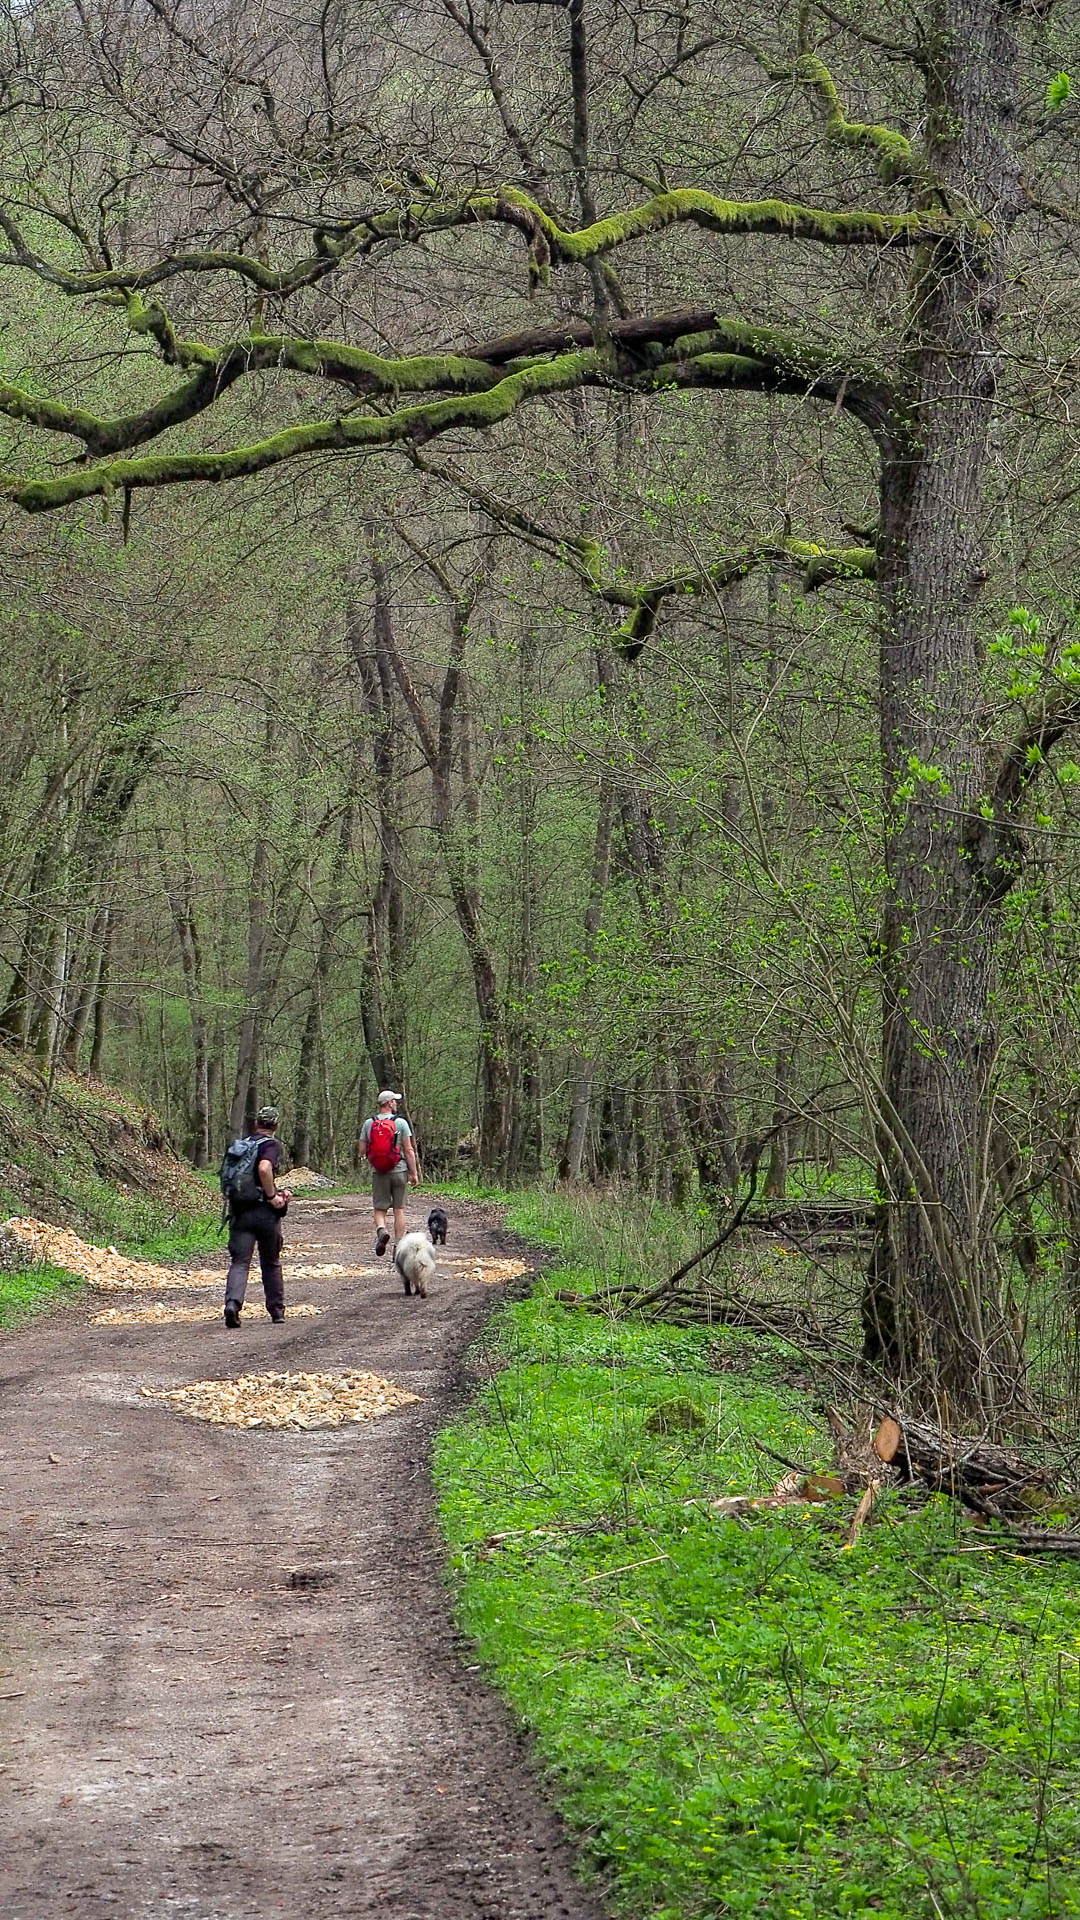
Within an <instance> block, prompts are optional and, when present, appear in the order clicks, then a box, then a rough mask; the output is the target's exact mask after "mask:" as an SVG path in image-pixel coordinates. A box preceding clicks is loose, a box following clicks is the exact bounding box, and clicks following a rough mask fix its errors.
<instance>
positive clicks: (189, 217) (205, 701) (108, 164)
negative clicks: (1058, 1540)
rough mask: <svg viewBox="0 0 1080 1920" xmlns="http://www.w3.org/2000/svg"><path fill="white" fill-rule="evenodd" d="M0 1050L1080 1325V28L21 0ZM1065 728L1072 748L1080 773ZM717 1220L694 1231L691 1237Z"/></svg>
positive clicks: (1046, 1369)
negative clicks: (777, 1233)
mask: <svg viewBox="0 0 1080 1920" xmlns="http://www.w3.org/2000/svg"><path fill="white" fill-rule="evenodd" d="M2 36H3V38H2V44H3V62H2V73H3V122H2V139H3V149H4V168H3V195H2V203H0V230H2V235H3V239H2V251H0V269H2V273H3V285H4V292H5V305H4V321H3V333H2V336H0V357H2V369H0V371H2V376H3V377H2V382H0V419H2V422H3V442H4V446H3V455H2V458H0V491H2V497H3V503H4V504H3V514H4V532H5V566H4V572H5V581H4V585H5V591H4V597H3V610H2V619H3V626H4V636H3V641H4V643H3V648H2V651H0V674H2V675H3V680H4V706H5V712H6V715H7V725H6V727H5V729H4V734H3V739H2V741H0V875H2V886H3V894H4V902H5V912H4V915H3V933H2V941H0V957H2V960H3V963H4V965H3V978H2V982H0V1029H2V1033H3V1037H4V1041H5V1043H6V1044H7V1045H8V1046H10V1047H11V1048H14V1049H21V1050H25V1051H26V1053H27V1054H28V1055H29V1056H30V1057H31V1058H32V1059H33V1060H35V1061H36V1062H37V1063H38V1064H39V1065H40V1067H41V1069H42V1070H43V1071H44V1072H45V1074H46V1075H49V1074H53V1073H56V1072H57V1071H59V1070H60V1069H61V1068H68V1069H74V1070H76V1071H78V1072H80V1073H86V1074H89V1075H91V1076H100V1077H103V1078H105V1079H108V1080H110V1081H112V1082H114V1083H117V1084H119V1085H121V1086H123V1087H125V1088H128V1089H130V1090H132V1091H133V1092H135V1093H137V1094H138V1095H139V1096H140V1097H141V1098H144V1099H145V1100H146V1101H148V1102H151V1103H153V1104H154V1106H155V1107H156V1108H157V1109H158V1111H159V1112H160V1113H161V1114H162V1116H163V1118H164V1121H165V1124H166V1126H167V1129H168V1131H169V1133H170V1135H171V1136H172V1138H173V1139H174V1140H175V1142H176V1143H177V1144H178V1145H179V1146H180V1147H181V1148H182V1150H183V1151H184V1152H185V1153H186V1154H187V1155H189V1157H190V1159H191V1160H192V1162H193V1163H194V1165H195V1166H196V1167H202V1166H206V1165H208V1164H213V1163H216V1161H217V1159H218V1158H219V1156H220V1153H221V1150H222V1147H223V1144H224V1143H225V1141H226V1139H227V1138H228V1137H229V1135H230V1134H234V1133H237V1132H241V1131H243V1130H244V1129H245V1128H246V1127H247V1126H248V1125H249V1124H250V1122H251V1119H252V1116H253V1114H254V1112H255V1111H256V1109H257V1108H258V1107H259V1105H260V1104H261V1103H263V1102H265V1101H267V1100H268V1099H273V1100H275V1101H277V1102H279V1103H280V1105H281V1107H282V1110H283V1128H284V1132H285V1136H286V1139H287V1143H288V1146H289V1150H290V1152H291V1154H292V1157H293V1160H294V1161H295V1162H300V1163H311V1164H312V1165H316V1166H318V1167H320V1168H323V1169H328V1170H330V1171H336V1172H338V1173H341V1172H343V1171H345V1170H347V1169H348V1168H349V1167H350V1166H351V1165H352V1164H353V1156H354V1152H355V1140H356V1135H357V1131H358V1124H359V1122H360V1121H361V1120H362V1119H363V1117H364V1115H365V1113H366V1112H368V1111H369V1110H370V1104H371V1101H372V1098H373V1095H374V1092H375V1091H376V1090H377V1089H378V1088H379V1087H381V1086H383V1085H387V1086H392V1087H398V1086H403V1087H404V1089H405V1092H406V1096H407V1109H408V1112H409V1115H410V1118H411V1120H412V1122H413V1125H414V1127H415V1129H416V1132H417V1135H418V1138H419V1142H420V1147H421V1156H422V1158H423V1159H424V1161H425V1164H426V1166H427V1167H428V1168H429V1169H430V1170H432V1171H434V1172H442V1173H444V1174H446V1173H449V1172H452V1171H453V1170H454V1169H455V1167H456V1166H459V1165H465V1166H468V1167H472V1168H473V1169H474V1170H477V1171H479V1173H480V1174H481V1175H482V1176H484V1177H486V1178H488V1179H490V1180H493V1181H496V1182H503V1183H509V1184H516V1185H522V1184H527V1183H528V1182H530V1181H533V1180H536V1179H538V1178H544V1179H557V1180H559V1181H561V1182H564V1183H568V1184H569V1185H570V1186H571V1187H573V1186H576V1185H585V1186H597V1185H598V1186H603V1187H606V1188H611V1189H614V1190H620V1189H627V1190H641V1191H644V1192H647V1193H650V1194H653V1195H654V1196H656V1197H657V1198H659V1199H661V1200H663V1201H665V1202H669V1203H671V1204H672V1205H674V1206H675V1207H677V1208H678V1207H687V1208H694V1207H696V1208H698V1209H699V1210H700V1212H701V1217H702V1218H704V1219H706V1220H712V1219H715V1220H717V1221H719V1222H721V1223H722V1222H723V1221H724V1220H725V1219H726V1218H728V1217H729V1216H730V1214H731V1211H732V1209H733V1208H734V1207H736V1206H738V1205H739V1204H741V1203H742V1201H743V1199H744V1198H745V1196H746V1195H747V1193H748V1192H752V1193H753V1194H754V1195H755V1196H756V1197H758V1198H760V1199H769V1200H774V1201H778V1200H781V1199H783V1198H785V1197H786V1196H793V1195H794V1196H804V1195H806V1194H821V1193H822V1192H825V1193H829V1194H833V1195H837V1196H839V1197H840V1198H841V1199H844V1200H846V1201H851V1202H852V1203H853V1204H857V1205H858V1206H860V1207H861V1208H862V1209H863V1210H864V1211H865V1212H866V1213H867V1215H868V1218H869V1219H870V1224H871V1232H870V1234H869V1236H867V1244H866V1252H865V1259H864V1261H863V1263H862V1267H861V1273H862V1280H861V1301H860V1304H859V1315H860V1321H861V1328H862V1339H863V1345H864V1352H865V1354H866V1357H867V1359H868V1360H870V1361H871V1362H873V1363H874V1365H875V1366H877V1367H878V1368H879V1369H882V1370H884V1372H885V1373H886V1374H887V1375H889V1377H891V1378H892V1379H894V1380H895V1381H898V1382H899V1383H901V1385H902V1387H903V1389H904V1391H905V1392H907V1393H909V1394H910V1395H911V1396H913V1401H914V1402H919V1401H921V1402H923V1403H924V1404H933V1405H936V1406H938V1407H939V1408H940V1406H941V1404H942V1401H943V1398H944V1399H945V1400H946V1401H947V1402H948V1404H949V1405H950V1406H951V1407H953V1408H955V1409H956V1410H957V1411H958V1412H959V1413H961V1414H962V1415H964V1416H965V1417H967V1416H970V1417H973V1418H975V1419H976V1420H977V1421H979V1422H981V1423H984V1424H987V1425H989V1426H993V1425H995V1424H1000V1423H1001V1422H1003V1421H1004V1422H1007V1421H1008V1418H1009V1417H1010V1415H1011V1414H1012V1413H1013V1412H1014V1411H1015V1410H1016V1408H1017V1407H1018V1406H1021V1405H1023V1406H1028V1407H1030V1405H1031V1404H1032V1400H1033V1397H1034V1398H1037V1397H1038V1396H1039V1395H1040V1394H1043V1393H1047V1392H1050V1393H1052V1395H1053V1396H1060V1394H1061V1393H1062V1392H1064V1391H1066V1390H1069V1391H1072V1390H1074V1389H1075V1387H1076V1386H1077V1385H1078V1384H1080V1382H1078V1381H1077V1379H1076V1366H1077V1361H1076V1352H1077V1349H1076V1333H1077V1325H1078V1315H1080V1078H1078V1073H1077V1062H1078V1051H1077V1041H1078V1020H1080V1009H1078V1006H1077V1001H1076V993H1075V979H1076V960H1077V943H1078V931H1080V897H1078V884H1080V869H1078V865H1077V858H1076V846H1077V819H1078V814H1077V802H1076V792H1077V788H1078V786H1080V764H1078V762H1080V734H1078V732H1077V728H1078V723H1080V592H1078V589H1077V574H1076V567H1077V561H1076V547H1077V536H1078V531H1080V459H1078V455H1080V442H1078V438H1077V428H1076V406H1077V397H1078V396H1077V386H1078V376H1080V363H1078V360H1077V348H1076V337H1077V323H1078V319H1080V295H1078V293H1077V287H1078V284H1080V280H1078V273H1077V267H1078V250H1080V140H1078V132H1080V77H1078V79H1077V82H1076V84H1075V85H1074V84H1073V83H1072V82H1071V81H1070V72H1071V73H1072V74H1074V75H1078V76H1080V45H1078V39H1080V25H1078V22H1077V19H1076V15H1075V12H1074V10H1073V9H1072V8H1071V7H1069V6H1067V5H1064V4H1059V5H1056V6H1055V5H1053V4H1050V0H910V4H909V3H908V0H895V3H892V0H890V4H887V5H886V4H882V3H880V0H865V4H862V5H859V6H855V5H854V4H853V3H852V0H835V4H831V5H827V4H825V3H824V0H813V3H811V0H807V3H806V4H797V5H796V4H781V3H780V0H772V4H770V3H769V0H747V4H746V5H745V6H744V7H742V8H740V9H739V10H738V14H737V16H736V17H734V18H733V19H732V20H731V21H730V22H729V21H728V19H727V17H726V16H722V15H721V14H720V13H719V12H718V11H717V10H716V9H714V8H713V7H711V6H708V5H705V4H698V0H657V3H656V4H653V3H652V0H640V4H634V3H631V0H491V4H489V5H481V4H479V0H410V3H409V4H407V5H392V4H389V3H388V0H387V3H386V4H382V0H366V3H365V4H362V5H361V4H355V3H354V0H321V3H320V4H313V5H309V4H308V0H297V4H296V5H294V6H293V7H291V8H289V9H288V10H287V11H285V10H279V9H277V8H276V7H274V6H273V5H271V4H269V3H268V0H209V4H203V0H200V3H199V4H197V5H196V4H194V3H193V0H74V3H73V4H63V3H62V0H60V3H58V4H49V3H46V0H6V4H5V6H4V9H3V25H2ZM1074 755H1075V758H1074V757H1073V756H1074ZM710 1230H711V1229H710Z"/></svg>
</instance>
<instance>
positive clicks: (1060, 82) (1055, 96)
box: [1046, 73, 1072, 107]
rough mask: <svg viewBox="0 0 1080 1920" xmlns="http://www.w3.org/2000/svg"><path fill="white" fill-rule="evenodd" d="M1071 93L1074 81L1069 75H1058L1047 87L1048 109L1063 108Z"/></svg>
mask: <svg viewBox="0 0 1080 1920" xmlns="http://www.w3.org/2000/svg"><path fill="white" fill-rule="evenodd" d="M1071 93H1072V81H1071V80H1070V79H1069V76H1068V74H1067V73H1057V74H1055V75H1054V78H1053V79H1052V80H1051V81H1050V82H1049V84H1048V86H1047V89H1046V104H1047V106H1048V107H1063V106H1064V105H1065V102H1066V100H1067V99H1068V98H1069V96H1070V94H1071Z"/></svg>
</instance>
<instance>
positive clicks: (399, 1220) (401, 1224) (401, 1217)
mask: <svg viewBox="0 0 1080 1920" xmlns="http://www.w3.org/2000/svg"><path fill="white" fill-rule="evenodd" d="M408 1225H409V1223H408V1221H407V1220H406V1218H405V1209H404V1207H398V1206H395V1208H394V1241H395V1244H396V1242H397V1241H398V1240H403V1239H404V1237H405V1234H406V1232H407V1231H408Z"/></svg>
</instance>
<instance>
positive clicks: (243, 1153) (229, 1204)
mask: <svg viewBox="0 0 1080 1920" xmlns="http://www.w3.org/2000/svg"><path fill="white" fill-rule="evenodd" d="M263 1145H264V1142H263V1141H262V1140H261V1139H260V1138H259V1137H258V1135H257V1134H248V1135H247V1136H246V1137H245V1138H243V1139H240V1140H234V1141H233V1143H232V1145H231V1146H230V1147H228V1148H226V1152H225V1158H224V1160H223V1161H222V1163H221V1197H222V1200H223V1202H224V1206H225V1209H226V1211H227V1212H231V1213H239V1211H240V1209H241V1208H242V1207H253V1206H255V1204H256V1202H257V1201H259V1200H265V1198H266V1195H265V1193H264V1192H263V1187H262V1182H261V1180H260V1179H259V1175H258V1172H257V1170H256V1161H257V1159H258V1155H259V1148H260V1147H261V1146H263Z"/></svg>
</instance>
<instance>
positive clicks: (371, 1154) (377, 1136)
mask: <svg viewBox="0 0 1080 1920" xmlns="http://www.w3.org/2000/svg"><path fill="white" fill-rule="evenodd" d="M367 1157H368V1159H369V1160H370V1161H371V1164H372V1166H373V1167H374V1169H375V1171H376V1173H392V1172H393V1170H394V1168H395V1167H396V1166H397V1165H398V1163H399V1161H400V1159H401V1148H400V1147H399V1146H398V1142H397V1121H396V1119H395V1118H394V1115H393V1114H392V1113H380V1114H377V1115H376V1117H375V1119H374V1120H373V1121H372V1123H371V1132H370V1133H369V1134H368V1137H367Z"/></svg>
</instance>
